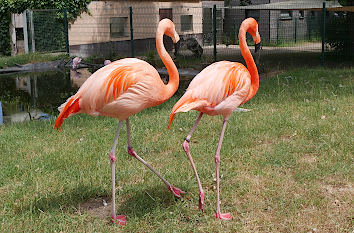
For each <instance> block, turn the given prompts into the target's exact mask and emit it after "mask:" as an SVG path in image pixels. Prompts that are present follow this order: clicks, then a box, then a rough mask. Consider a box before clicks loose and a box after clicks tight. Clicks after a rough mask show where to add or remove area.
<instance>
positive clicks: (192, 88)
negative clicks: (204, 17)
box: [168, 18, 261, 220]
mask: <svg viewBox="0 0 354 233" xmlns="http://www.w3.org/2000/svg"><path fill="white" fill-rule="evenodd" d="M246 32H248V33H250V34H251V35H252V37H253V40H254V42H255V45H256V51H257V50H258V49H259V47H260V41H261V38H260V35H259V32H258V24H257V21H256V20H254V19H253V18H248V19H245V20H244V21H243V22H242V24H241V27H240V31H239V35H238V37H239V42H240V48H241V53H242V56H243V57H244V59H245V60H246V63H247V67H248V70H247V68H246V67H245V66H244V65H242V64H241V63H237V62H230V61H220V62H216V63H213V64H211V65H209V66H208V67H206V68H205V69H204V70H202V71H201V72H200V73H199V74H198V75H197V76H196V77H195V78H194V79H193V80H192V82H191V83H190V84H189V87H188V89H187V90H186V93H185V94H184V95H183V96H182V97H181V99H180V100H179V101H178V102H177V103H176V104H175V106H174V107H173V109H172V112H171V115H170V120H169V126H168V127H169V128H170V126H171V122H172V120H173V118H174V115H175V114H176V113H178V112H187V111H190V110H197V111H199V112H200V115H199V117H198V119H197V120H196V122H195V123H194V126H193V127H192V129H191V131H190V132H189V134H188V136H187V137H186V139H185V140H184V142H183V145H182V146H183V149H184V151H185V152H186V154H187V156H188V159H189V161H190V163H191V165H192V168H193V171H194V174H195V176H196V179H197V183H198V186H199V191H200V193H199V209H201V210H202V211H203V210H204V191H203V188H202V185H201V183H200V180H199V176H198V173H197V170H196V167H195V165H194V162H193V159H192V156H191V154H190V152H189V142H190V139H191V137H192V134H193V132H194V130H195V128H196V127H197V125H198V123H199V121H200V119H201V118H202V116H203V114H204V113H206V114H208V115H211V116H214V115H222V116H223V117H224V122H223V125H222V130H221V134H220V139H219V143H218V146H217V150H216V154H215V163H216V188H217V202H216V206H217V211H216V217H217V218H219V219H224V220H228V219H232V216H231V214H230V213H225V214H222V213H221V212H220V198H219V183H220V181H219V163H220V149H221V144H222V140H223V137H224V132H225V128H226V122H227V120H228V118H229V117H230V115H231V113H232V112H233V111H234V110H236V109H237V107H238V106H239V105H241V104H243V103H245V102H247V101H248V100H249V99H251V98H252V97H253V96H254V95H255V94H256V92H257V90H258V83H259V79H258V71H257V67H256V65H255V63H254V60H253V58H252V55H251V53H250V50H249V49H248V47H247V43H246Z"/></svg>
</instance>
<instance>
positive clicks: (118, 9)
mask: <svg viewBox="0 0 354 233" xmlns="http://www.w3.org/2000/svg"><path fill="white" fill-rule="evenodd" d="M203 2H209V1H198V0H184V1H144V0H141V1H92V2H91V3H90V4H89V6H88V8H89V13H88V14H87V13H84V14H82V15H81V16H80V17H79V18H78V19H77V20H76V21H75V22H74V23H73V24H71V25H70V27H69V45H70V54H71V55H77V56H83V57H86V56H89V55H102V56H107V55H109V54H110V53H115V54H116V55H118V56H120V55H121V56H129V55H130V30H131V28H130V12H129V7H132V11H133V24H132V25H133V30H134V49H135V52H136V53H138V54H142V53H146V52H147V51H149V50H155V33H156V28H157V25H158V22H159V21H160V19H162V18H170V19H172V21H173V22H174V23H175V25H176V30H177V32H178V34H179V35H180V37H182V38H186V37H190V36H193V37H195V38H196V39H197V40H198V41H199V42H200V43H201V42H202V35H203V11H202V9H203V8H202V6H203ZM220 2H221V3H222V5H223V1H213V3H219V4H220ZM204 4H208V3H204ZM209 4H211V3H209ZM165 45H166V47H167V49H168V50H171V49H172V47H173V45H172V41H169V38H165Z"/></svg>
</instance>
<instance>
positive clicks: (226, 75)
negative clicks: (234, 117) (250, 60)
mask: <svg viewBox="0 0 354 233" xmlns="http://www.w3.org/2000/svg"><path fill="white" fill-rule="evenodd" d="M250 77H251V76H250V73H249V72H248V70H247V68H246V67H245V66H244V65H242V64H241V63H237V62H229V61H221V62H216V63H213V64H211V65H210V66H208V67H206V68H205V69H204V70H202V71H201V72H200V73H199V74H198V75H197V76H196V77H195V78H194V79H193V80H192V82H191V83H190V84H189V86H188V88H187V90H186V93H185V94H184V95H183V96H182V97H181V99H180V100H179V101H178V102H177V103H176V104H175V106H174V107H173V109H172V111H171V115H170V120H169V127H170V125H171V122H172V120H173V117H174V115H175V114H176V113H178V112H187V111H190V110H198V111H201V112H205V113H207V114H209V115H217V114H221V115H224V116H228V115H230V114H231V113H232V111H234V110H235V109H236V108H237V107H238V106H239V105H240V104H241V103H242V101H243V100H244V98H246V97H247V94H248V92H249V89H250V84H251V81H250Z"/></svg>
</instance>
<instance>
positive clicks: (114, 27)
mask: <svg viewBox="0 0 354 233" xmlns="http://www.w3.org/2000/svg"><path fill="white" fill-rule="evenodd" d="M127 22H128V17H111V21H110V33H111V37H112V38H118V37H124V36H126V32H127V29H126V27H127Z"/></svg>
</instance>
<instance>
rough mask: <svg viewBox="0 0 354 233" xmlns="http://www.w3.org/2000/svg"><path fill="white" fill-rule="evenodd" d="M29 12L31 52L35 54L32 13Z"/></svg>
mask: <svg viewBox="0 0 354 233" xmlns="http://www.w3.org/2000/svg"><path fill="white" fill-rule="evenodd" d="M28 12H29V18H30V20H29V21H30V28H31V29H30V30H31V41H32V43H31V47H32V52H33V53H34V52H36V42H35V39H34V24H33V11H32V10H30V11H28Z"/></svg>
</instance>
